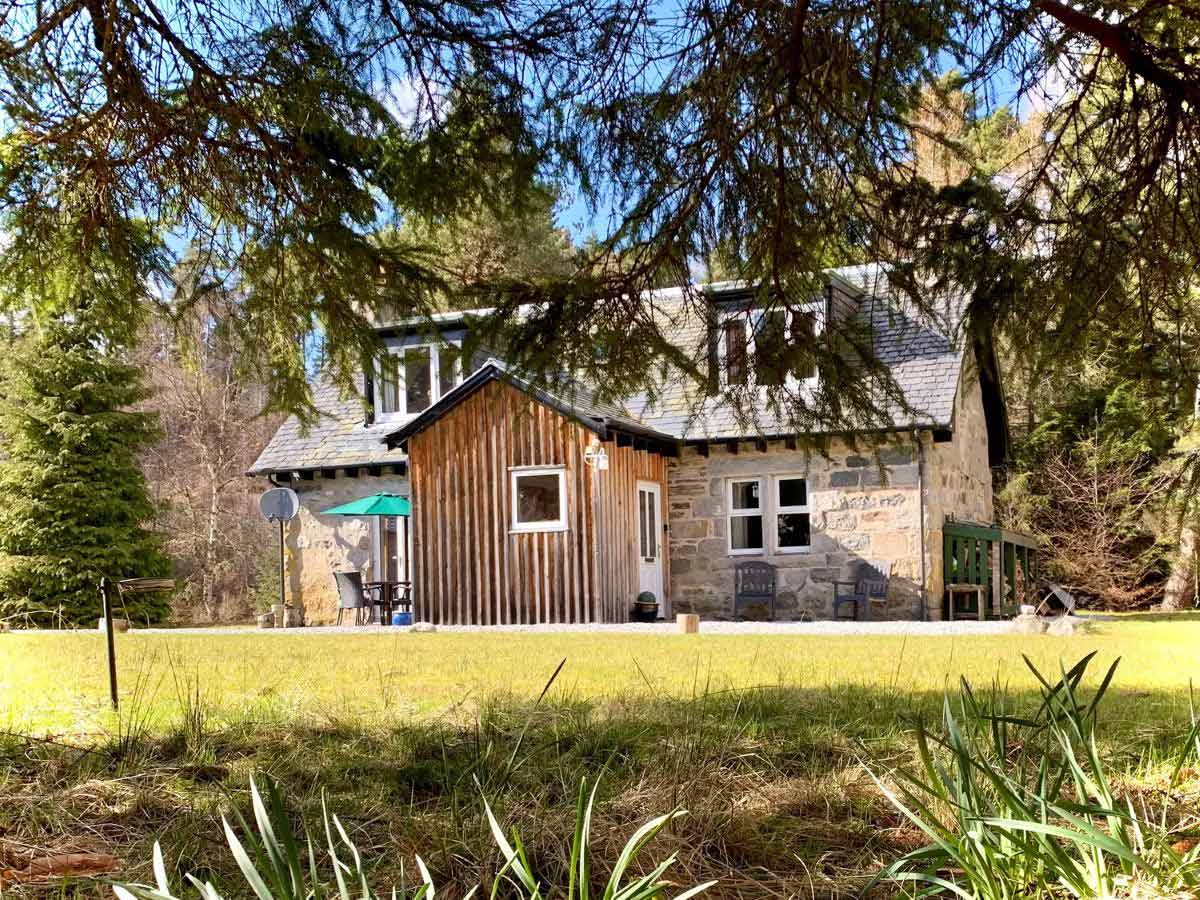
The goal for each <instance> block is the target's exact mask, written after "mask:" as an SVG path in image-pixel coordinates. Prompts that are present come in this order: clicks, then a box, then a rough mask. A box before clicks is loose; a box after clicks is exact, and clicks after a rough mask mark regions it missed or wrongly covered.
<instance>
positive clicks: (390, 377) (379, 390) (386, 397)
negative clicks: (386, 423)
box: [375, 371, 400, 415]
mask: <svg viewBox="0 0 1200 900" xmlns="http://www.w3.org/2000/svg"><path fill="white" fill-rule="evenodd" d="M375 391H376V395H377V396H376V400H375V402H376V404H377V405H378V408H379V412H380V414H381V415H388V414H390V413H394V412H396V410H397V408H398V404H399V401H400V395H399V391H398V390H397V385H396V373H395V372H387V371H384V372H380V373H379V380H378V382H377V383H376V385H375Z"/></svg>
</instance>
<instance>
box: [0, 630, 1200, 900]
mask: <svg viewBox="0 0 1200 900" xmlns="http://www.w3.org/2000/svg"><path fill="white" fill-rule="evenodd" d="M117 644H118V655H119V658H120V662H121V671H120V677H121V685H122V697H123V702H124V708H123V710H122V712H121V714H120V715H119V716H117V715H114V714H113V713H112V712H111V711H109V710H108V709H107V685H106V679H105V664H104V656H103V640H102V638H101V636H100V635H98V634H94V633H79V634H72V633H66V634H45V633H42V634H19V633H18V634H8V635H0V729H3V731H4V732H5V734H6V737H4V738H0V871H3V869H4V868H5V865H6V864H5V854H8V857H9V858H10V863H9V864H10V865H11V864H12V859H15V858H16V857H17V856H19V855H20V854H22V853H25V854H28V853H30V852H34V851H35V850H36V851H38V852H41V851H45V850H55V851H62V850H70V849H90V850H106V851H109V852H114V853H115V854H116V855H118V856H120V857H122V859H123V860H125V863H124V865H123V869H122V874H123V875H124V876H126V877H137V878H146V877H148V873H147V869H148V860H149V858H150V852H149V848H150V844H151V843H152V842H153V840H154V839H155V838H156V837H159V838H161V839H162V840H163V844H164V849H165V851H166V855H167V863H168V868H173V867H180V868H183V869H188V870H192V871H200V872H202V873H206V874H208V875H211V876H212V877H214V878H218V879H220V878H222V877H226V876H228V874H229V873H230V870H231V867H232V865H233V864H232V862H231V861H230V860H229V858H228V854H227V853H223V852H222V850H221V836H220V829H219V824H218V823H219V815H220V812H221V810H222V809H224V808H226V807H227V805H228V804H229V803H231V802H236V803H243V802H244V801H245V787H246V782H247V778H248V776H249V774H250V773H251V772H261V771H266V772H269V773H271V774H272V775H273V776H274V777H275V778H277V780H278V781H279V782H280V784H281V787H282V788H283V790H284V791H285V793H286V794H287V795H288V796H289V798H290V800H291V802H292V803H293V804H294V805H295V807H296V808H298V809H300V810H302V811H303V812H305V813H306V814H308V815H312V814H313V813H314V811H315V810H317V809H318V808H319V803H320V796H321V792H322V791H325V792H326V793H327V794H328V796H329V803H330V807H331V808H332V809H333V810H336V811H338V812H339V813H340V814H341V815H342V816H343V818H344V819H345V821H346V823H347V826H348V827H349V828H350V829H351V830H352V832H353V833H354V836H355V838H356V840H357V841H358V842H359V844H360V847H361V849H363V850H364V852H365V853H367V854H369V857H370V858H372V859H374V860H377V865H378V867H379V869H380V873H379V875H380V879H381V883H387V880H388V878H390V877H394V876H395V875H396V874H397V873H398V870H399V866H400V863H401V861H402V860H408V864H409V865H410V866H411V856H412V854H413V853H414V852H420V853H421V854H422V856H423V857H424V858H425V860H426V861H427V862H428V863H429V864H430V868H431V869H433V870H434V872H435V875H436V876H437V877H438V880H439V882H440V883H442V884H444V885H446V886H447V890H448V893H449V894H453V893H454V888H455V887H466V886H468V885H470V884H472V883H475V882H476V881H477V880H478V879H479V878H480V877H481V876H483V875H485V874H486V873H487V872H488V871H489V867H490V866H494V864H495V858H494V853H493V852H492V851H491V850H490V844H489V841H488V839H487V836H486V832H485V825H484V822H483V820H482V818H481V816H480V804H479V790H480V788H479V787H477V786H476V782H478V783H479V785H480V786H481V788H482V791H483V792H484V793H485V794H486V795H487V796H488V797H489V799H491V800H492V801H493V805H494V806H495V807H496V809H497V812H498V814H500V815H501V816H502V817H503V818H504V819H506V820H507V821H508V822H511V823H514V824H517V825H519V826H520V827H521V830H522V835H523V837H524V838H525V839H526V841H527V843H528V845H529V851H530V853H531V854H532V855H533V856H534V857H535V859H536V860H537V861H538V862H539V863H540V865H541V868H542V870H543V871H554V870H555V867H556V866H559V867H561V866H563V865H565V864H566V854H567V844H568V842H569V840H570V818H571V815H572V813H573V808H572V798H573V796H574V793H575V791H576V788H577V786H578V783H579V780H580V779H581V778H584V777H586V778H589V779H590V778H594V777H595V776H596V775H598V774H599V773H600V772H601V771H603V772H604V782H603V786H602V788H601V792H600V798H601V803H600V806H599V809H598V811H597V822H596V825H595V826H594V828H595V831H594V833H595V836H596V840H597V842H599V843H601V844H604V845H605V846H607V845H610V844H611V846H612V847H613V852H614V853H615V849H616V848H617V847H618V846H619V845H620V844H621V843H623V841H624V838H625V837H627V836H628V835H629V833H631V832H632V830H633V829H634V828H635V827H636V825H638V824H640V823H641V822H642V821H644V820H645V819H646V818H648V817H649V816H650V815H652V814H656V813H660V812H665V811H667V810H669V809H671V808H672V807H674V806H676V805H683V806H686V807H687V808H688V809H689V811H690V814H689V816H688V817H687V818H685V819H683V820H680V822H679V824H678V825H677V827H674V828H672V830H670V831H669V833H666V834H664V835H662V836H660V837H659V838H658V839H657V840H658V841H659V842H660V843H661V844H662V852H663V853H666V852H669V851H671V850H678V851H679V852H680V871H681V876H682V877H683V878H684V879H685V880H690V879H692V878H695V879H702V878H709V877H717V878H720V879H721V885H720V886H719V887H718V888H717V889H716V891H715V893H714V896H722V897H723V896H780V897H783V896H789V895H794V896H818V897H823V896H842V895H852V894H853V893H854V892H855V891H857V890H859V889H860V888H861V887H862V885H863V884H864V883H865V880H866V879H867V878H868V877H869V876H870V875H871V874H873V872H874V871H875V870H876V869H877V868H878V866H879V865H880V864H881V863H882V862H884V861H888V860H890V859H891V858H893V857H894V856H895V855H897V854H898V853H900V852H903V851H905V850H907V849H911V848H912V847H913V846H915V845H917V844H919V843H920V842H921V837H920V834H919V833H917V832H916V831H915V829H913V828H912V827H911V826H909V825H907V824H906V823H905V822H904V821H903V820H902V819H901V818H900V817H899V816H898V815H897V814H896V813H895V812H894V811H893V810H892V808H891V807H890V806H889V805H888V804H887V802H886V800H885V799H884V798H883V797H882V795H881V794H880V793H879V791H878V789H877V788H875V787H874V785H873V783H872V782H871V780H870V778H869V777H868V776H867V774H866V771H865V769H864V763H866V764H868V765H870V766H871V767H872V768H875V769H876V770H878V771H885V770H886V769H887V768H888V767H890V766H892V765H895V764H902V763H907V762H908V761H909V760H910V759H911V752H912V742H911V738H910V731H909V723H910V722H911V721H912V720H913V719H914V718H916V717H918V716H924V717H926V718H930V717H936V716H937V714H938V711H939V709H940V705H941V703H942V697H943V695H944V693H945V692H947V691H951V692H954V691H956V690H957V683H958V679H959V677H960V676H966V677H967V678H969V679H970V680H971V681H972V683H973V684H974V685H975V686H976V687H977V688H983V689H985V690H986V689H987V688H989V687H990V686H992V685H993V684H999V685H1001V686H1002V687H1003V688H1004V689H1005V690H1007V691H1008V692H1009V693H1010V694H1012V695H1013V696H1014V697H1015V699H1017V700H1018V701H1022V702H1029V700H1030V698H1031V696H1032V695H1033V692H1034V689H1035V687H1036V683H1035V681H1034V678H1033V676H1032V675H1031V674H1030V673H1029V671H1028V670H1027V669H1026V668H1025V665H1024V662H1023V661H1022V659H1021V656H1022V654H1026V655H1028V656H1029V657H1030V659H1031V660H1033V662H1034V663H1035V664H1036V665H1037V666H1038V667H1039V668H1040V669H1042V671H1044V672H1045V673H1046V674H1047V675H1049V676H1056V675H1057V674H1058V670H1059V666H1060V664H1062V663H1066V664H1070V663H1072V662H1074V661H1075V660H1077V659H1078V658H1080V657H1082V656H1083V655H1084V654H1086V653H1089V652H1092V651H1096V652H1097V654H1098V658H1097V662H1096V663H1095V664H1094V665H1093V667H1092V669H1091V670H1090V671H1091V676H1090V677H1091V679H1092V681H1093V683H1094V682H1095V680H1097V679H1098V678H1099V677H1100V676H1101V675H1103V672H1104V670H1105V668H1107V665H1108V663H1110V662H1111V661H1112V660H1113V659H1115V658H1117V657H1121V658H1122V660H1123V661H1122V663H1121V666H1120V668H1119V669H1118V673H1117V676H1116V679H1115V681H1114V684H1113V687H1112V688H1111V690H1110V695H1109V699H1108V700H1107V701H1106V704H1105V707H1104V710H1103V715H1102V722H1103V727H1102V736H1103V738H1104V740H1105V747H1104V750H1105V752H1106V753H1107V754H1108V755H1109V756H1110V757H1111V758H1112V759H1113V760H1114V764H1115V765H1116V766H1117V769H1118V771H1119V772H1121V773H1122V781H1123V783H1125V784H1126V785H1127V787H1128V789H1129V790H1130V791H1131V792H1135V793H1142V792H1155V791H1162V790H1163V789H1164V788H1163V781H1164V779H1165V777H1166V776H1165V774H1164V773H1166V772H1168V771H1169V770H1170V769H1171V768H1172V767H1173V766H1174V764H1175V763H1176V762H1177V761H1178V759H1179V752H1180V751H1179V747H1178V745H1179V743H1180V739H1181V738H1182V736H1183V735H1184V734H1185V732H1186V731H1187V728H1188V724H1189V721H1190V718H1189V683H1190V681H1191V680H1192V679H1197V680H1200V620H1197V619H1195V618H1188V617H1180V618H1173V619H1167V620H1145V619H1138V618H1136V617H1135V618H1123V619H1120V620H1106V621H1103V622H1100V623H1098V624H1097V625H1096V628H1095V630H1094V631H1093V632H1092V633H1090V634H1087V635H1083V636H1076V637H1074V638H1071V639H1057V638H1051V637H1044V636H1042V637H1017V636H980V637H971V638H965V637H927V638H914V637H907V638H905V637H885V636H870V637H850V636H847V637H807V636H777V635H757V636H750V635H746V636H716V635H713V636H699V637H688V636H677V635H638V634H575V633H571V634H514V633H469V634H466V633H457V634H454V633H445V634H432V635H415V634H390V635H387V634H384V635H380V634H372V635H367V634H363V635H357V634H328V633H323V634H291V633H289V634H278V633H275V634H271V633H266V634H227V633H221V632H213V633H211V634H201V635H197V634H186V635H170V634H137V633H133V634H129V635H122V636H119V637H118V641H117ZM562 660H565V665H564V667H563V669H562V672H561V674H560V675H559V677H558V679H557V680H556V682H555V683H554V685H553V687H552V688H551V690H550V692H549V693H548V694H547V696H546V698H545V699H544V700H543V702H542V703H541V704H538V705H535V703H534V701H535V700H536V699H537V697H538V695H539V693H540V692H541V691H542V688H543V687H544V685H545V684H546V682H547V679H549V678H550V676H551V674H552V673H553V672H554V670H555V668H556V666H558V664H559V662H560V661H562ZM1179 790H1180V793H1179V803H1178V808H1179V809H1180V810H1181V811H1187V810H1191V811H1192V812H1193V813H1194V812H1200V793H1198V791H1200V783H1198V782H1197V781H1196V780H1195V779H1193V780H1192V781H1190V782H1188V783H1187V784H1185V785H1184V786H1183V787H1182V788H1180V789H1179ZM1181 815H1182V813H1181ZM53 890H54V891H55V892H58V891H59V890H62V887H61V885H59V886H55V887H54V888H53ZM66 890H67V891H68V892H72V891H78V892H81V893H83V894H85V895H93V894H95V893H96V892H97V891H99V890H100V888H99V887H97V885H96V884H95V883H92V882H87V881H80V882H77V883H75V884H73V885H71V886H69V887H67V888H66Z"/></svg>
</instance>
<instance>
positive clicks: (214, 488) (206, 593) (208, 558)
mask: <svg viewBox="0 0 1200 900" xmlns="http://www.w3.org/2000/svg"><path fill="white" fill-rule="evenodd" d="M208 474H209V479H210V480H209V494H208V534H207V535H205V544H204V567H203V570H202V571H201V573H200V580H201V584H202V588H201V594H202V598H203V599H202V602H203V604H204V614H205V615H206V616H208V619H209V621H210V622H211V621H215V620H216V617H217V611H216V609H215V608H214V606H213V593H214V582H215V581H216V574H215V572H214V569H215V568H216V563H217V529H218V526H219V524H220V517H221V503H220V499H221V497H220V488H219V487H218V485H217V478H216V473H215V472H213V471H212V467H211V466H210V467H209V473H208Z"/></svg>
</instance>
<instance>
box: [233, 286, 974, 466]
mask: <svg viewBox="0 0 1200 900" xmlns="http://www.w3.org/2000/svg"><path fill="white" fill-rule="evenodd" d="M828 274H830V275H831V276H832V277H833V278H835V279H838V280H840V282H841V283H842V284H843V285H844V286H845V287H846V289H847V290H848V291H851V292H856V293H858V294H859V301H858V305H857V310H856V314H855V315H856V326H857V328H858V329H859V331H860V333H866V334H869V336H870V339H871V341H872V345H873V348H874V352H875V355H876V357H877V358H878V359H879V360H880V361H881V362H882V363H884V364H886V365H887V367H888V369H889V371H890V373H891V376H892V378H893V379H894V381H895V383H896V385H897V386H898V387H899V388H900V389H901V390H902V391H903V394H904V397H905V398H906V399H907V401H908V405H909V406H910V407H911V411H905V410H903V409H901V408H900V407H899V406H896V405H893V408H891V409H890V410H889V411H888V415H889V418H890V419H891V427H893V428H895V429H904V428H909V427H913V426H916V425H920V426H923V427H946V428H949V427H953V413H954V397H955V394H956V391H957V388H958V381H959V378H960V377H961V373H962V368H963V350H962V346H961V344H960V343H959V342H958V341H956V340H955V337H954V333H955V326H956V325H957V323H958V321H959V318H960V317H961V310H962V298H960V297H952V298H949V299H948V300H947V301H946V303H945V304H944V307H945V308H944V310H943V311H942V313H941V315H939V316H938V321H930V320H929V318H928V317H927V316H924V315H920V314H918V313H917V311H916V310H915V309H914V308H913V307H912V305H911V303H909V302H908V301H906V300H903V299H901V298H898V297H895V296H892V295H891V294H890V293H889V291H888V285H887V278H886V274H885V273H884V271H883V269H882V268H881V267H879V266H876V265H865V266H853V267H845V268H840V269H834V270H831V271H830V273H828ZM739 289H744V286H739V285H735V284H726V285H716V286H711V287H710V289H709V290H710V292H711V293H713V294H714V295H715V296H717V297H719V296H720V295H721V293H722V292H726V293H731V292H736V291H737V290H739ZM649 300H650V302H652V303H653V305H654V308H655V309H656V314H657V315H659V316H661V317H662V318H663V325H664V327H665V329H669V330H668V333H670V334H671V335H672V336H673V339H675V340H676V341H677V342H678V345H679V346H680V347H682V348H683V349H685V350H686V351H688V352H690V353H694V354H696V357H695V358H696V359H697V360H702V359H705V358H706V355H707V353H708V331H707V328H708V325H707V323H706V321H705V320H704V318H703V316H702V315H700V314H699V312H698V311H697V309H696V308H695V304H693V303H690V302H688V301H687V299H686V298H685V295H684V293H683V291H681V290H680V289H673V290H664V291H655V292H653V293H652V294H651V295H650V297H649ZM863 330H865V332H864V331H863ZM488 365H490V366H492V367H493V375H497V374H503V376H504V377H505V378H506V380H509V381H510V382H512V383H515V384H516V385H517V386H518V387H520V388H521V389H523V390H527V391H534V390H538V391H541V392H542V393H543V394H544V395H545V396H544V398H543V400H544V402H550V403H551V405H560V404H561V405H563V406H565V407H570V408H572V409H573V412H574V414H575V416H576V418H578V419H580V420H581V421H585V424H587V422H589V421H590V422H592V423H595V424H598V425H599V428H600V429H603V428H605V427H608V426H609V425H611V426H612V427H614V428H616V429H617V430H627V431H633V430H635V429H641V431H642V432H643V433H646V434H648V435H650V436H660V437H663V438H668V439H676V440H705V439H722V438H734V437H751V436H759V435H765V436H775V435H784V434H788V433H790V432H791V431H793V430H794V427H793V426H789V425H788V424H787V423H786V422H785V421H784V420H783V419H782V418H780V417H779V416H778V415H773V414H772V413H771V412H770V411H769V410H767V409H754V410H752V411H751V415H750V417H749V418H747V416H746V415H745V414H741V415H739V413H738V411H737V410H736V409H735V407H734V406H733V405H732V404H730V403H729V402H728V401H726V400H724V399H722V398H719V397H718V398H713V397H709V396H707V395H706V394H705V392H704V386H703V385H699V384H695V383H694V382H692V381H691V379H689V378H688V377H686V376H684V375H683V374H681V373H677V374H674V375H671V376H669V377H668V378H667V379H666V381H665V382H664V384H663V385H662V386H661V389H660V390H659V391H658V392H657V394H656V396H655V397H654V398H653V400H651V399H649V398H647V397H633V398H630V399H629V400H628V401H626V403H625V404H624V405H623V406H615V405H612V404H604V403H600V402H599V401H597V400H596V398H595V396H594V394H593V392H592V391H591V390H589V389H588V388H587V386H586V385H583V384H581V383H579V382H578V381H569V380H566V379H562V380H559V381H557V382H555V383H554V384H553V385H552V386H551V387H548V388H540V387H539V388H534V386H532V385H531V384H530V383H529V382H528V381H527V380H525V379H522V378H519V377H518V376H516V375H515V374H514V373H512V372H511V371H510V370H509V369H508V367H507V366H505V365H504V363H502V362H500V361H499V360H496V359H491V360H489V361H488ZM488 377H492V376H488ZM472 384H475V387H476V388H477V387H478V384H477V383H476V380H475V375H472V376H471V377H469V378H467V379H466V380H464V382H463V383H462V384H461V385H459V387H458V388H456V389H455V391H452V392H450V393H449V394H447V395H446V397H445V398H443V400H444V401H449V403H448V404H447V405H453V403H454V402H457V401H456V400H455V397H461V396H463V394H460V391H464V390H465V391H470V390H473V389H475V388H472V387H471V385H472ZM359 387H360V389H361V385H359ZM315 400H316V405H317V407H318V409H319V410H320V411H321V415H320V418H319V420H318V422H317V423H316V424H315V425H313V426H312V427H311V428H310V429H309V430H308V432H307V433H305V432H304V430H303V429H302V428H301V427H300V423H299V421H298V420H297V419H296V418H295V417H293V418H289V419H288V420H287V421H286V422H284V424H283V425H282V426H280V428H279V431H278V432H276V434H275V436H274V437H273V438H272V439H271V441H270V442H269V443H268V444H267V447H266V449H264V450H263V452H262V454H261V455H260V456H259V458H258V460H257V461H256V462H255V463H254V466H253V467H252V468H251V470H250V474H264V473H267V472H274V471H295V470H304V469H319V468H335V467H343V466H352V465H357V466H361V465H370V464H380V463H395V462H403V461H404V460H405V454H404V453H403V452H402V451H401V450H399V449H388V443H387V439H388V436H389V435H391V436H392V443H393V445H394V444H395V441H396V440H402V439H403V435H404V434H405V433H411V429H408V428H407V426H408V425H410V424H413V425H418V424H420V423H418V421H417V420H423V421H424V422H425V423H427V422H428V421H432V420H433V419H436V417H437V415H439V414H440V413H436V410H437V409H438V408H439V407H442V406H443V401H439V402H438V404H435V405H434V407H431V408H430V409H429V410H426V411H425V412H424V413H421V414H420V415H419V416H412V417H409V418H408V419H402V420H399V421H398V420H395V419H393V420H390V421H388V422H386V423H378V424H375V425H371V426H366V425H364V417H363V410H362V406H361V404H360V402H359V401H358V400H357V399H355V398H353V397H351V398H343V397H340V396H339V394H338V391H337V389H336V388H335V387H333V385H331V384H330V383H329V382H328V381H326V380H325V379H318V381H317V383H316V385H315ZM431 413H434V415H433V417H432V418H430V415H429V414H431ZM606 423H607V424H606ZM422 427H423V426H422ZM589 427H591V426H589ZM397 434H399V435H401V436H400V437H397Z"/></svg>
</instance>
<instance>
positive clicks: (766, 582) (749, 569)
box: [733, 560, 777, 621]
mask: <svg viewBox="0 0 1200 900" xmlns="http://www.w3.org/2000/svg"><path fill="white" fill-rule="evenodd" d="M733 577H734V591H733V617H734V618H735V619H738V618H741V616H740V612H741V608H742V607H743V606H758V605H759V604H766V606H767V613H768V617H769V618H770V619H771V621H774V620H775V589H776V584H777V579H776V577H775V567H774V566H773V565H771V564H770V563H765V562H758V561H755V560H751V561H749V562H740V563H738V564H737V565H736V566H734V567H733Z"/></svg>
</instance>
